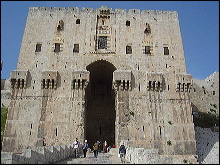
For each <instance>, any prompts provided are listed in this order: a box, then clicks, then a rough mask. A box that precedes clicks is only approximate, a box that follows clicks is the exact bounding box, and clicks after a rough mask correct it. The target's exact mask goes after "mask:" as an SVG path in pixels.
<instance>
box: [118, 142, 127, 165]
mask: <svg viewBox="0 0 220 165" xmlns="http://www.w3.org/2000/svg"><path fill="white" fill-rule="evenodd" d="M119 154H120V158H121V162H122V163H125V154H126V148H125V146H124V143H122V144H121V146H120V147H119Z"/></svg>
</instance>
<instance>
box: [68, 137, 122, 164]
mask: <svg viewBox="0 0 220 165" xmlns="http://www.w3.org/2000/svg"><path fill="white" fill-rule="evenodd" d="M79 145H80V143H79V141H78V138H76V140H75V141H74V142H73V145H72V148H74V151H75V157H79ZM100 146H101V142H99V141H97V142H95V143H94V144H93V147H92V148H93V153H94V157H96V158H97V157H98V153H99V151H100ZM88 148H89V145H88V143H87V140H85V141H84V143H83V145H82V150H83V154H84V158H85V157H86V153H87V151H88ZM109 150H110V146H108V144H107V141H105V142H104V143H103V153H107V152H108V151H109ZM125 154H126V148H125V146H124V143H122V144H121V146H120V147H119V155H120V158H121V162H122V163H125Z"/></svg>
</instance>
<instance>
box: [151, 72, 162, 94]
mask: <svg viewBox="0 0 220 165" xmlns="http://www.w3.org/2000/svg"><path fill="white" fill-rule="evenodd" d="M163 84H164V81H163V74H162V73H156V72H147V90H148V91H162V90H163Z"/></svg>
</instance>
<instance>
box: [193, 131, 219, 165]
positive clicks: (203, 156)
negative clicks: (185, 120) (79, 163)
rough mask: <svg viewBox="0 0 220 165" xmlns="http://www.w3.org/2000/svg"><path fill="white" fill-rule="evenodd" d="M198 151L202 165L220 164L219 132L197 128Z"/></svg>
mask: <svg viewBox="0 0 220 165" xmlns="http://www.w3.org/2000/svg"><path fill="white" fill-rule="evenodd" d="M195 136H196V150H197V155H198V161H199V163H201V164H219V132H212V130H211V129H210V128H200V127H195Z"/></svg>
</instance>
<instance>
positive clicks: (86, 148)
mask: <svg viewBox="0 0 220 165" xmlns="http://www.w3.org/2000/svg"><path fill="white" fill-rule="evenodd" d="M88 147H89V145H88V143H87V140H85V143H84V144H83V147H82V149H83V154H84V158H85V157H86V152H87V150H88Z"/></svg>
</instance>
